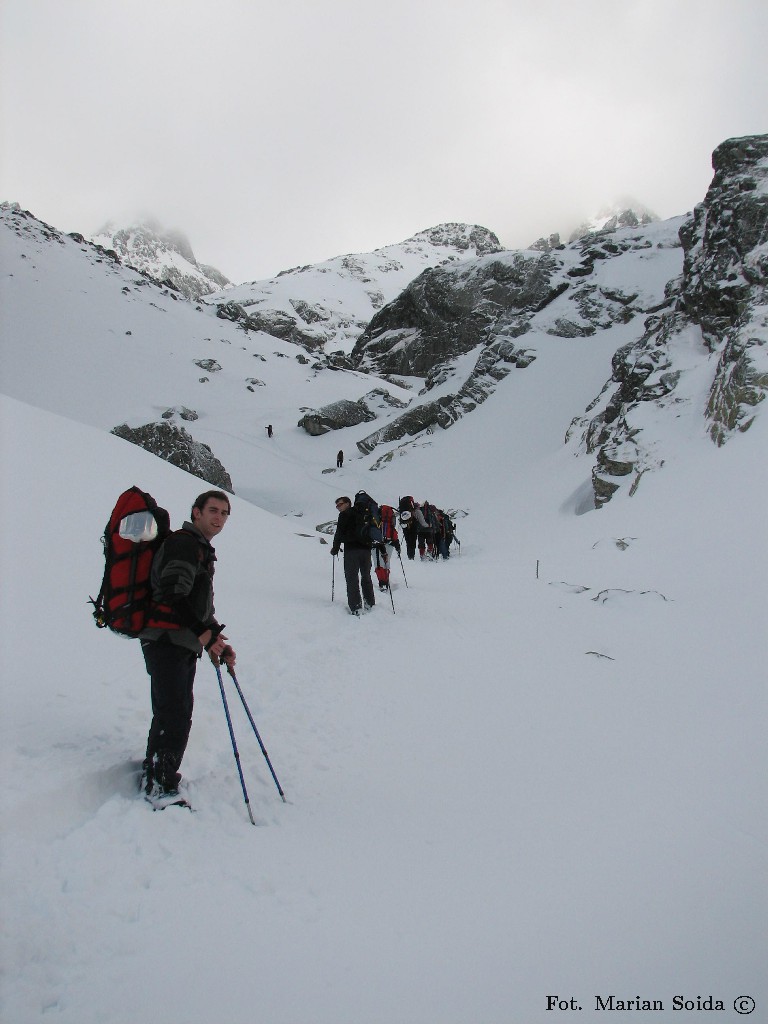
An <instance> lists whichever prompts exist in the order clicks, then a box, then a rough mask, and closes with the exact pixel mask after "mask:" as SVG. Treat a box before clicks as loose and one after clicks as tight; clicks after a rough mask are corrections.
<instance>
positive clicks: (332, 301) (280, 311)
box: [206, 224, 501, 352]
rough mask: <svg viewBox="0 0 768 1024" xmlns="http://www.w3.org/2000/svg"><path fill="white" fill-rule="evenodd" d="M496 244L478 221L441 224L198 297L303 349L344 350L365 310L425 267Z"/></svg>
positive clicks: (494, 248) (388, 298) (384, 300)
mask: <svg viewBox="0 0 768 1024" xmlns="http://www.w3.org/2000/svg"><path fill="white" fill-rule="evenodd" d="M499 251H501V245H500V244H499V240H498V239H497V238H496V236H495V235H494V234H493V233H492V232H490V231H488V230H487V229H486V228H481V227H478V226H476V225H468V224H441V225H438V226H437V227H434V228H431V229H428V230H426V231H420V232H419V233H418V234H416V235H414V236H413V237H412V238H408V239H406V240H405V241H404V242H401V243H399V244H397V245H387V246H384V247H382V248H381V249H376V250H375V251H374V252H371V253H357V254H354V255H348V256H337V257H335V258H334V259H329V260H326V261H325V262H323V263H317V264H313V265H312V266H307V267H295V268H294V269H293V270H286V271H283V272H282V273H281V274H278V276H277V277H275V278H273V279H272V280H270V281H254V282H252V283H250V284H241V285H238V286H237V287H235V288H230V289H227V290H226V291H225V292H222V293H221V294H219V295H210V296H208V297H207V298H206V301H207V302H213V303H215V304H216V305H217V306H220V307H223V308H224V309H225V310H226V309H228V310H229V311H230V313H229V315H231V316H232V317H233V318H236V319H238V318H239V319H240V321H241V322H246V321H247V322H248V323H250V325H251V327H252V329H254V330H265V331H267V332H268V333H270V334H273V335H275V336H276V337H279V338H285V339H287V340H290V341H293V342H295V343H296V344H299V345H302V346H304V347H305V348H307V349H309V350H317V351H328V352H330V351H333V350H340V351H342V352H349V351H350V350H351V349H352V347H353V345H354V343H355V341H356V340H357V338H358V337H359V335H360V334H361V333H362V331H363V329H364V328H365V326H366V325H367V323H368V321H369V320H370V319H371V317H372V316H373V314H374V313H375V312H376V311H377V310H378V309H381V307H382V306H384V305H385V304H386V303H388V302H391V301H392V299H394V298H395V296H396V295H398V294H399V293H400V292H401V291H402V290H403V288H405V286H406V285H407V284H408V282H409V281H411V280H413V278H414V277H416V276H417V275H419V274H420V273H421V272H422V271H423V270H425V269H426V268H427V267H435V266H442V265H445V264H448V263H453V262H455V261H457V260H463V259H470V258H473V257H476V256H480V255H484V254H486V253H492V252H499Z"/></svg>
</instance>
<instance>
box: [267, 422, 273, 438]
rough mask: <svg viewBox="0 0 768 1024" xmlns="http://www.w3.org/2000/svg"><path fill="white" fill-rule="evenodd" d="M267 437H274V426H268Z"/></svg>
mask: <svg viewBox="0 0 768 1024" xmlns="http://www.w3.org/2000/svg"><path fill="white" fill-rule="evenodd" d="M267 437H272V424H271V423H270V424H269V425H268V426H267Z"/></svg>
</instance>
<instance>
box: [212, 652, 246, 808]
mask: <svg viewBox="0 0 768 1024" xmlns="http://www.w3.org/2000/svg"><path fill="white" fill-rule="evenodd" d="M213 667H214V668H215V669H216V676H217V678H218V680H219V690H220V691H221V699H222V701H223V703H224V714H225V715H226V716H227V725H228V726H229V738H230V739H231V740H232V750H233V751H234V754H235V764H236V765H237V773H238V775H239V776H240V785H241V786H242V787H243V797H244V798H245V806H246V807H247V808H248V817H249V818H250V819H251V824H252V825H255V824H256V822H255V821H254V820H253V811H252V810H251V802H250V800H249V799H248V790H247V789H246V788H245V779H244V778H243V769H242V766H241V764H240V754H239V753H238V751H237V743H236V742H235V732H234V729H233V728H232V719H231V718H230V715H229V705H228V704H227V696H226V694H225V693H224V681H223V679H222V678H221V669H220V668H219V666H218V665H217V664H215V663H214V666H213Z"/></svg>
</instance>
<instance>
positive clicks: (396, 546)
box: [392, 540, 400, 555]
mask: <svg viewBox="0 0 768 1024" xmlns="http://www.w3.org/2000/svg"><path fill="white" fill-rule="evenodd" d="M392 547H393V548H394V549H395V551H396V552H397V553H398V555H399V554H400V541H399V540H393V541H392Z"/></svg>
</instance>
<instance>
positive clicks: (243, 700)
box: [227, 665, 288, 803]
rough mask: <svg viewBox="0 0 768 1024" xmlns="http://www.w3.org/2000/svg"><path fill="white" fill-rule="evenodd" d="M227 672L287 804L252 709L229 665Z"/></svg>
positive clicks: (278, 790) (279, 791)
mask: <svg viewBox="0 0 768 1024" xmlns="http://www.w3.org/2000/svg"><path fill="white" fill-rule="evenodd" d="M227 672H229V674H230V675H231V676H232V682H233V683H234V684H235V687H236V688H237V692H238V694H239V695H240V700H241V701H242V702H243V707H244V708H245V713H246V715H248V721H249V722H250V723H251V726H252V728H253V731H254V733H255V735H256V739H257V740H258V741H259V746H260V747H261V752H262V754H263V755H264V760H265V761H266V762H267V767H268V768H269V770H270V772H271V773H272V778H273V779H274V780H275V785H276V786H277V792H278V793H279V794H280V796H281V797H282V798H283V803H287V802H288V801H287V800H286V799H285V793H284V792H283V790H282V787H281V786H280V783H279V782H278V781H277V776H276V775H275V769H274V768H273V767H272V762H271V761H270V760H269V754H268V753H267V748H266V747H265V746H264V744H263V743H262V742H261V736H259V730H258V729H257V728H256V723H255V722H254V720H253V715H252V714H251V709H250V708H249V707H248V704H247V702H246V700H245V695H244V694H243V691H242V690H241V689H240V683H238V681H237V676H236V675H235V672H234V669H233V668H232V667H231V666H230V665H227Z"/></svg>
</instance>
